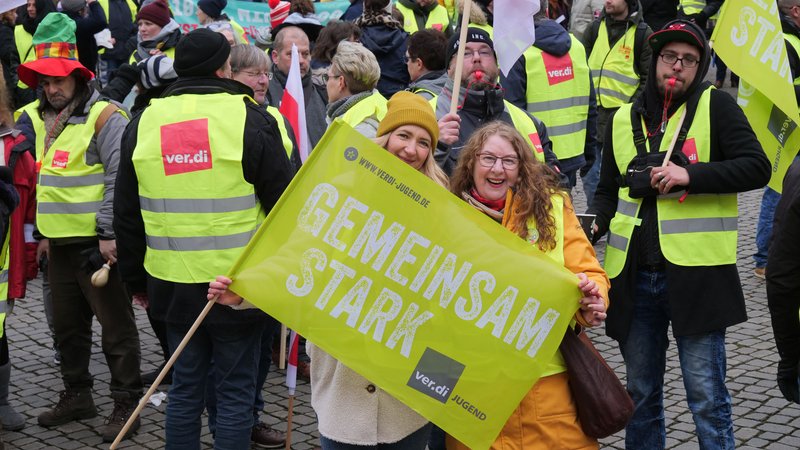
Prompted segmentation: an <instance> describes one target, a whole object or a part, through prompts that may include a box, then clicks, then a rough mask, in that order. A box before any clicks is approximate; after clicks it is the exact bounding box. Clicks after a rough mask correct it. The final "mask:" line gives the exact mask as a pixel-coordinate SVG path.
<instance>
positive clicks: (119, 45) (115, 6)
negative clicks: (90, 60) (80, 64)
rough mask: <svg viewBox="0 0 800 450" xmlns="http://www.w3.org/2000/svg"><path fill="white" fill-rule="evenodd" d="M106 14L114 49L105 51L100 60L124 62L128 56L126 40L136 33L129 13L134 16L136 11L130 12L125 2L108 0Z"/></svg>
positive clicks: (124, 0) (122, 0) (135, 27)
mask: <svg viewBox="0 0 800 450" xmlns="http://www.w3.org/2000/svg"><path fill="white" fill-rule="evenodd" d="M106 13H107V17H108V29H109V31H111V37H113V38H114V40H115V43H114V48H112V49H106V51H105V53H103V56H102V59H104V60H119V61H123V62H125V61H127V60H128V57H129V56H130V52H129V51H128V46H127V42H128V39H130V38H131V37H132V36H136V32H137V26H136V24H135V23H133V21H132V20H131V13H133V14H136V11H131V10H130V6H128V2H127V1H126V0H109V1H108V11H106Z"/></svg>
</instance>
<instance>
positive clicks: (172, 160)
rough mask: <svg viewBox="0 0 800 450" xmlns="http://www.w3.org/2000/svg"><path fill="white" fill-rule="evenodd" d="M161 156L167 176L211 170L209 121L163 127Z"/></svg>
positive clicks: (172, 124)
mask: <svg viewBox="0 0 800 450" xmlns="http://www.w3.org/2000/svg"><path fill="white" fill-rule="evenodd" d="M161 156H162V162H163V164H164V175H167V176H169V175H177V174H181V173H188V172H197V171H199V170H208V169H211V166H212V164H211V161H212V158H211V145H210V144H209V140H208V119H195V120H187V121H185V122H178V123H171V124H169V125H162V126H161Z"/></svg>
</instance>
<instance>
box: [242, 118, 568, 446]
mask: <svg viewBox="0 0 800 450" xmlns="http://www.w3.org/2000/svg"><path fill="white" fill-rule="evenodd" d="M230 276H231V278H233V280H234V283H233V285H232V286H231V289H232V290H233V291H235V292H237V293H238V294H240V295H242V296H243V297H245V298H246V299H247V300H248V301H250V302H251V303H253V304H255V305H257V306H258V307H259V308H261V309H263V310H264V311H266V312H268V313H269V314H271V315H272V316H274V317H276V318H277V319H278V320H280V321H281V322H283V323H285V324H286V325H287V326H289V327H290V328H293V329H295V330H297V331H298V332H299V333H300V334H302V335H303V336H305V337H306V338H307V339H308V340H309V341H311V342H313V343H314V344H316V345H317V346H319V347H321V348H322V349H323V350H325V351H326V352H328V353H329V354H331V355H332V356H334V357H335V358H337V359H338V360H340V361H341V362H342V363H344V364H345V365H347V366H348V367H350V368H351V369H353V370H355V371H356V372H358V373H359V374H361V375H363V376H364V377H365V378H367V379H369V380H370V381H371V382H373V383H375V384H376V385H377V386H379V387H381V388H382V389H384V390H385V391H387V392H389V393H390V394H392V395H393V396H395V397H396V398H398V399H399V400H401V401H402V402H404V403H405V404H407V405H408V406H410V407H411V408H413V409H414V410H415V411H417V412H419V413H420V414H422V415H423V416H425V417H426V418H428V419H429V420H431V421H433V422H434V423H436V424H438V425H439V426H440V427H442V428H443V429H444V430H446V431H447V432H448V433H450V434H451V435H453V436H454V437H456V438H458V439H459V440H461V441H462V442H464V443H465V444H467V445H469V446H470V447H472V448H476V449H481V448H488V447H489V446H490V444H491V443H492V442H493V441H494V439H495V437H496V436H497V434H498V433H499V432H500V429H501V428H502V426H503V424H504V423H505V422H506V420H507V419H508V417H509V415H510V414H511V413H512V412H513V410H514V409H515V408H516V407H517V406H518V405H519V402H520V400H521V399H522V397H523V396H524V395H525V394H526V393H527V392H528V391H529V390H530V388H531V386H532V385H533V383H534V382H535V381H536V380H537V379H538V378H539V376H540V374H541V373H542V371H543V369H544V368H545V366H546V365H547V364H548V362H549V361H550V360H551V358H552V357H553V355H554V353H555V351H556V349H557V348H558V345H559V343H560V342H561V339H562V337H563V335H564V331H565V330H566V327H567V325H568V323H569V321H570V320H571V319H572V316H573V315H574V313H575V312H576V310H577V308H578V299H579V298H580V296H581V295H580V292H579V290H578V289H577V278H576V276H575V275H574V274H572V273H570V272H569V271H568V270H566V269H565V268H564V267H562V266H559V265H558V264H556V263H555V262H553V261H552V260H551V259H550V258H548V257H547V256H545V255H544V254H543V253H541V252H539V251H538V250H537V249H535V248H534V246H532V245H531V244H530V243H528V242H525V241H523V240H522V239H520V238H519V237H517V236H516V235H514V234H512V233H510V232H509V231H507V230H505V229H504V228H503V227H501V226H500V225H499V224H497V223H496V222H494V221H492V220H491V219H489V218H488V217H486V216H485V215H483V214H482V213H480V212H478V211H476V210H474V209H473V208H472V207H470V206H468V205H467V204H466V203H464V202H463V201H462V200H460V199H459V198H458V197H456V196H454V195H452V194H450V193H449V192H447V190H445V189H444V188H442V187H440V186H439V185H437V184H435V183H434V182H432V181H431V180H430V179H428V178H427V177H425V176H424V175H422V174H420V173H419V172H417V171H416V170H414V169H412V168H411V167H410V166H408V165H406V164H404V163H403V162H402V161H400V160H399V159H398V158H396V157H395V156H393V155H391V154H390V153H389V152H387V151H386V150H384V149H382V148H380V147H378V146H377V145H375V144H374V143H373V142H372V141H370V140H368V139H366V138H364V137H363V136H361V135H360V134H359V133H357V132H356V131H354V130H353V129H352V128H350V127H349V126H347V125H345V124H343V123H339V122H336V123H334V125H333V126H332V127H331V128H330V129H329V130H328V132H327V133H326V134H325V136H324V137H323V139H322V141H321V142H320V143H319V144H318V145H317V147H316V149H315V150H314V152H313V153H312V155H311V157H310V158H309V160H308V161H307V162H306V164H305V165H304V166H303V168H302V170H301V171H300V172H299V173H298V175H297V177H296V178H295V179H294V180H293V182H292V183H291V185H290V186H289V188H288V189H287V191H286V192H285V193H284V195H283V197H281V199H280V201H279V202H278V204H277V205H276V206H275V208H274V209H273V211H272V212H271V213H270V215H269V216H268V217H267V219H266V221H265V222H264V224H263V225H262V226H261V228H260V229H259V231H258V233H257V234H256V235H255V237H254V238H253V239H252V241H251V242H250V245H249V246H248V247H247V249H246V250H245V252H244V253H243V255H242V256H241V258H240V259H239V260H238V261H237V263H236V264H235V266H234V268H233V269H232V270H231V274H230ZM312 364H313V362H312ZM342 414H347V411H342ZM389 426H391V424H389Z"/></svg>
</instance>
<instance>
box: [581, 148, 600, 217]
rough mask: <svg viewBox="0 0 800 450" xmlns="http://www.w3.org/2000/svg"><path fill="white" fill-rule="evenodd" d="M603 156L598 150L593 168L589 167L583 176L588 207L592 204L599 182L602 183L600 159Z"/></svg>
mask: <svg viewBox="0 0 800 450" xmlns="http://www.w3.org/2000/svg"><path fill="white" fill-rule="evenodd" d="M602 157H603V156H602V152H601V151H600V150H598V151H597V159H595V161H594V164H593V165H592V168H591V169H589V172H587V173H586V176H583V177H581V181H583V193H584V194H586V206H587V207H590V206H592V200H593V199H594V191H596V190H597V184H598V183H600V160H601V158H602Z"/></svg>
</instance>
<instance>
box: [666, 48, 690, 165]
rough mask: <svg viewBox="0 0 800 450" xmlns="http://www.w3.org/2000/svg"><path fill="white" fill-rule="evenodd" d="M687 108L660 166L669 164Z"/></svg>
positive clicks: (684, 109)
mask: <svg viewBox="0 0 800 450" xmlns="http://www.w3.org/2000/svg"><path fill="white" fill-rule="evenodd" d="M681 64H682V63H681ZM687 109H688V108H686V107H684V108H683V112H682V113H681V117H680V119H678V129H677V130H675V134H673V135H672V141H670V143H669V148H668V149H667V154H666V155H664V162H662V163H661V167H667V164H669V159H670V158H671V157H672V150H673V149H674V148H675V143H676V142H678V135H680V134H681V127H682V126H683V119H685V118H686V110H687Z"/></svg>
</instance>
